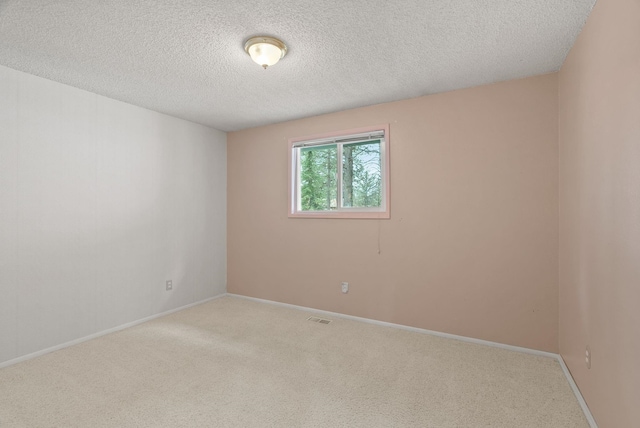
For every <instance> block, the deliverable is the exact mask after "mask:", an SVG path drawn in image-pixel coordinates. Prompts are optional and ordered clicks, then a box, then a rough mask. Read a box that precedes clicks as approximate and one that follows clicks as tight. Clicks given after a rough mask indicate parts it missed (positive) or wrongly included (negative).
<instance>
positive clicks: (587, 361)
mask: <svg viewBox="0 0 640 428" xmlns="http://www.w3.org/2000/svg"><path fill="white" fill-rule="evenodd" d="M584 362H585V364H586V365H587V368H588V369H590V368H591V348H590V347H589V345H587V349H586V350H585V351H584Z"/></svg>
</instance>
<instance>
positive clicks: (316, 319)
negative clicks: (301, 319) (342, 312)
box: [307, 317, 331, 324]
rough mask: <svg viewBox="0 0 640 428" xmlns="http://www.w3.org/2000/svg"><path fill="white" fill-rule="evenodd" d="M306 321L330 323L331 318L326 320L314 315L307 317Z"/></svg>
mask: <svg viewBox="0 0 640 428" xmlns="http://www.w3.org/2000/svg"><path fill="white" fill-rule="evenodd" d="M307 321H313V322H317V323H320V324H329V323H331V320H326V319H324V318H316V317H309V318H307Z"/></svg>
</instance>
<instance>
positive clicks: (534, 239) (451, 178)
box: [227, 74, 558, 352]
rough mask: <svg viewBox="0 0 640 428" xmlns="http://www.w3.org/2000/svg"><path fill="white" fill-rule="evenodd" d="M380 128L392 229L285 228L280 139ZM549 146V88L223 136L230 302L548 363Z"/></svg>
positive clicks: (552, 289)
mask: <svg viewBox="0 0 640 428" xmlns="http://www.w3.org/2000/svg"><path fill="white" fill-rule="evenodd" d="M309 101H310V102H313V100H309ZM381 123H390V126H391V130H390V134H391V189H392V190H391V192H392V193H391V219H390V220H337V219H331V220H318V219H289V218H287V139H288V138H290V137H296V136H304V135H310V134H316V133H322V132H327V131H335V130H341V129H349V128H354V127H362V126H368V125H377V124H381ZM557 131H558V130H557V75H555V74H554V75H546V76H541V77H536V78H529V79H524V80H517V81H510V82H505V83H499V84H495V85H490V86H483V87H478V88H472V89H466V90H461V91H455V92H449V93H444V94H439V95H433V96H426V97H421V98H416V99H411V100H406V101H400V102H395V103H388V104H382V105H377V106H373V107H367V108H359V109H355V110H349V111H344V112H339V113H335V114H329V115H324V116H319V117H313V118H308V119H302V120H297V121H292V122H286V123H281V124H277V125H272V126H266V127H261V128H254V129H249V130H245V131H239V132H233V133H230V134H229V135H228V244H227V245H228V291H229V292H231V293H238V294H244V295H248V296H254V297H259V298H265V299H270V300H275V301H280V302H286V303H292V304H297V305H303V306H309V307H313V308H318V309H324V310H329V311H335V312H340V313H345V314H351V315H356V316H361V317H367V318H373V319H377V320H383V321H388V322H393V323H399V324H405V325H410V326H417V327H421V328H427V329H432V330H437V331H442V332H448V333H453V334H459V335H464V336H470V337H475V338H480V339H486V340H491V341H496V342H501V343H507V344H512V345H518V346H525V347H529V348H535V349H541V350H545V351H553V352H557V350H558V349H557V343H558V339H557V322H558V312H557V296H558V288H557V276H558V250H557V249H558V187H557V185H558V175H557V171H558V163H557V162H558V146H557ZM378 250H380V253H379V254H378ZM341 281H348V282H349V283H350V287H351V288H350V291H349V293H348V294H346V295H344V294H342V293H341V292H340V282H341Z"/></svg>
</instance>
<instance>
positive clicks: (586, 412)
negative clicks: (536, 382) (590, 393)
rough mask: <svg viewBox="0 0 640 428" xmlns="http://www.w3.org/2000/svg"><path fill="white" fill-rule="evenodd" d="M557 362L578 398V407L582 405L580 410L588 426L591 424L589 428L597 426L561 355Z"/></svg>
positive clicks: (596, 427)
mask: <svg viewBox="0 0 640 428" xmlns="http://www.w3.org/2000/svg"><path fill="white" fill-rule="evenodd" d="M558 362H559V363H560V367H562V371H563V372H564V376H565V377H566V378H567V381H568V382H569V385H570V386H571V389H572V390H573V394H574V395H575V396H576V398H577V399H578V403H579V404H580V407H582V411H583V412H584V416H585V417H586V418H587V421H588V422H589V426H591V428H598V424H596V420H595V419H594V417H593V415H592V414H591V411H590V410H589V406H587V402H586V401H584V397H583V396H582V393H581V392H580V389H579V388H578V385H577V384H576V381H575V380H574V379H573V376H571V372H570V371H569V367H567V365H566V364H565V362H564V358H562V355H558Z"/></svg>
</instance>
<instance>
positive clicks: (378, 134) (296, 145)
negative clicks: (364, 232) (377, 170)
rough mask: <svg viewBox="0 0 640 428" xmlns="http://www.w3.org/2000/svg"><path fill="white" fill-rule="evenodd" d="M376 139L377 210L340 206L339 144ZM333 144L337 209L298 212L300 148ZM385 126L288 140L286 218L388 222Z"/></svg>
mask: <svg viewBox="0 0 640 428" xmlns="http://www.w3.org/2000/svg"><path fill="white" fill-rule="evenodd" d="M369 139H371V140H380V157H381V159H380V164H381V165H380V166H381V174H382V177H381V181H382V183H381V185H382V189H381V193H382V195H381V206H380V207H341V205H342V204H341V200H342V168H341V159H342V145H343V144H345V143H353V142H357V141H367V140H369ZM330 144H337V146H338V156H337V158H338V160H339V162H338V171H337V172H338V180H337V181H338V183H337V185H338V189H337V190H338V194H337V198H338V207H337V208H336V209H335V210H328V211H302V209H301V208H300V199H299V191H300V185H301V183H300V169H301V168H300V155H299V154H300V149H301V148H303V147H310V146H322V145H330ZM389 145H390V144H389V124H385V125H377V126H369V127H365V128H356V129H348V130H344V131H337V132H329V133H325V134H317V135H311V136H306V137H296V138H291V139H289V180H288V182H289V187H288V188H289V197H288V205H289V207H288V215H289V217H291V218H359V219H388V218H390V217H391V212H390V200H391V197H390V190H391V186H390V184H389V183H390V181H389Z"/></svg>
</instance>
